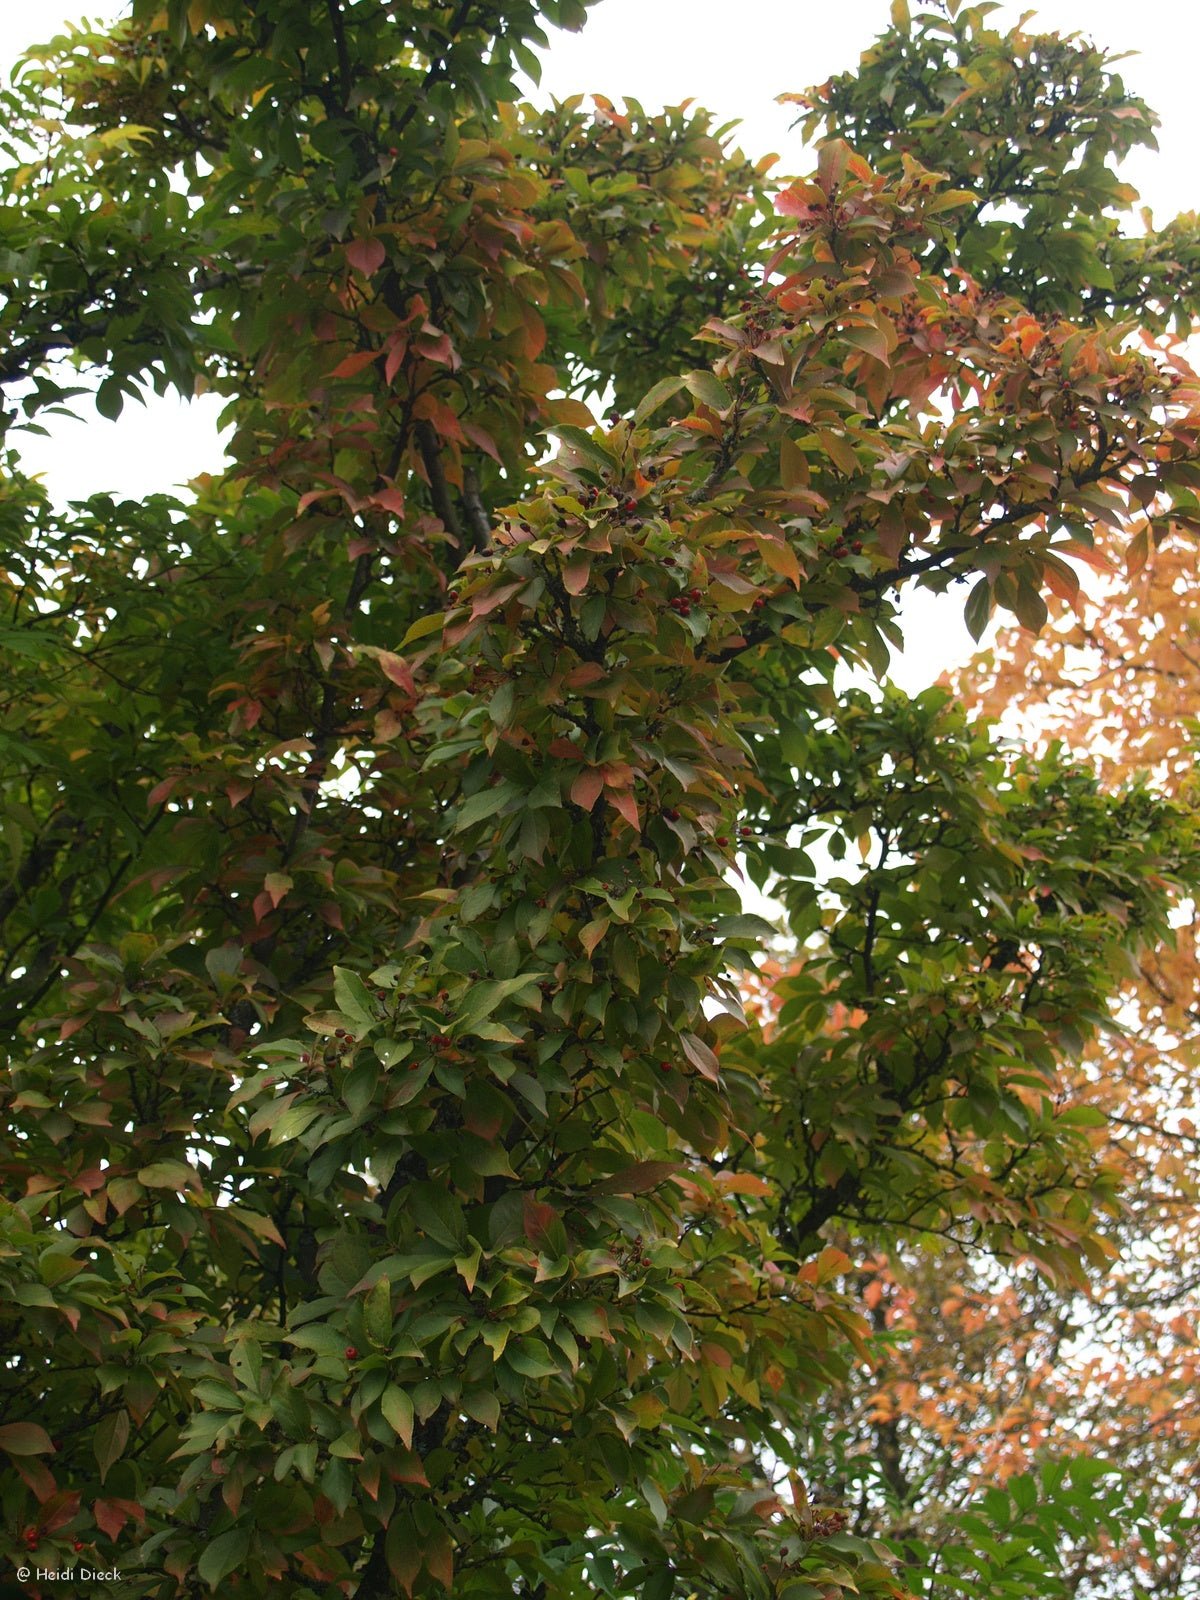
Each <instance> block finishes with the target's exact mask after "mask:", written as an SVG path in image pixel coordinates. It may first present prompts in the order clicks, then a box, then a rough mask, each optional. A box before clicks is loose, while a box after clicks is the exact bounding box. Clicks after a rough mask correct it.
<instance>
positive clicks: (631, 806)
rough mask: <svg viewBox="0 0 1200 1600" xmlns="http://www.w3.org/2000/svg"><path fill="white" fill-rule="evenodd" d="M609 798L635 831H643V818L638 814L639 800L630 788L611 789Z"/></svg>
mask: <svg viewBox="0 0 1200 1600" xmlns="http://www.w3.org/2000/svg"><path fill="white" fill-rule="evenodd" d="M608 798H609V800H610V801H611V803H612V805H613V806H614V808H615V809H616V810H617V811H619V812H620V814H621V815H622V816H623V817H624V818H625V821H626V822H627V823H628V824H629V826H630V827H631V828H632V829H633V831H634V832H635V833H641V831H642V822H641V818H640V817H639V816H638V807H637V801H636V800H635V799H634V798H633V795H632V794H631V793H630V792H629V790H628V789H617V790H613V791H610V793H609V796H608Z"/></svg>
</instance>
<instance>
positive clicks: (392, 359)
mask: <svg viewBox="0 0 1200 1600" xmlns="http://www.w3.org/2000/svg"><path fill="white" fill-rule="evenodd" d="M407 354H408V340H407V339H403V338H400V339H396V340H395V341H394V343H392V344H390V345H389V346H388V353H387V357H386V359H385V361H384V363H383V381H384V383H386V384H387V386H388V388H389V389H390V388H391V387H392V384H393V383H394V381H395V378H396V374H397V373H398V372H399V370H400V368H401V367H402V366H403V365H404V358H405V356H406V355H407Z"/></svg>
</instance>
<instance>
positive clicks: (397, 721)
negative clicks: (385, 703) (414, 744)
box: [372, 707, 404, 744]
mask: <svg viewBox="0 0 1200 1600" xmlns="http://www.w3.org/2000/svg"><path fill="white" fill-rule="evenodd" d="M403 731H404V718H403V717H402V716H401V715H400V713H399V712H398V711H392V710H391V709H389V708H387V707H385V708H384V710H382V711H377V712H376V713H375V726H374V729H373V730H372V732H373V737H374V740H375V743H376V744H387V743H388V742H389V741H390V740H392V739H394V738H395V737H396V735H397V734H398V733H402V732H403Z"/></svg>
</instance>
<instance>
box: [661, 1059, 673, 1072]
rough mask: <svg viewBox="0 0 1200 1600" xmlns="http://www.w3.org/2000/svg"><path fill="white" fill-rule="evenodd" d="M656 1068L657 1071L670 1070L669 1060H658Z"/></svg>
mask: <svg viewBox="0 0 1200 1600" xmlns="http://www.w3.org/2000/svg"><path fill="white" fill-rule="evenodd" d="M658 1070H659V1071H660V1072H670V1070H671V1063H670V1062H669V1061H660V1062H659V1063H658Z"/></svg>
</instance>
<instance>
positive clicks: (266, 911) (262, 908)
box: [251, 889, 275, 923]
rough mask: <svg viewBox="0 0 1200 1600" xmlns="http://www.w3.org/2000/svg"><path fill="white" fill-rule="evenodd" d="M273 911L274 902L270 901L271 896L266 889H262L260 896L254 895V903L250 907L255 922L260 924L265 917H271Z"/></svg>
mask: <svg viewBox="0 0 1200 1600" xmlns="http://www.w3.org/2000/svg"><path fill="white" fill-rule="evenodd" d="M274 909H275V902H274V900H272V899H271V896H270V894H269V893H268V891H267V890H266V889H264V890H263V891H262V893H261V894H256V895H255V896H254V903H253V905H252V906H251V910H252V911H253V912H254V920H255V921H256V922H258V923H261V922H262V921H263V920H264V919H265V918H266V917H269V916H270V915H271V913H272V911H274Z"/></svg>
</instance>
